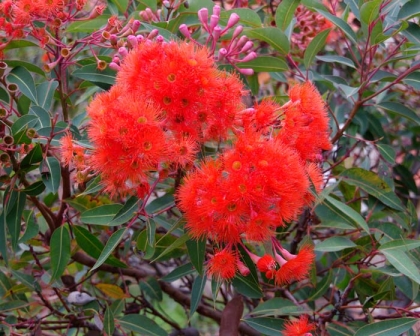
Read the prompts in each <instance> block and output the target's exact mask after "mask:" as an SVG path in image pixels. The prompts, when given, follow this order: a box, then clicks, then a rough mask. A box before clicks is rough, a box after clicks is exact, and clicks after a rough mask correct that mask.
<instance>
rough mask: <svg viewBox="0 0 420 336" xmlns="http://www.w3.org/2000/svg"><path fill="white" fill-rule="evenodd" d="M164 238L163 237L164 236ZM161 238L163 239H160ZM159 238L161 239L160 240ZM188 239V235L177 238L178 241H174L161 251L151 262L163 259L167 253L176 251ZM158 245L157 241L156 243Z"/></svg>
mask: <svg viewBox="0 0 420 336" xmlns="http://www.w3.org/2000/svg"><path fill="white" fill-rule="evenodd" d="M164 237H165V236H164ZM162 238H163V237H162ZM162 238H161V239H162ZM188 239H190V237H189V236H188V234H186V233H185V234H183V235H182V236H181V237H179V238H178V239H176V240H175V241H174V242H173V243H172V244H171V245H169V246H168V247H167V248H166V249H165V250H163V252H162V253H160V254H159V255H158V256H157V257H155V258H154V259H153V260H152V262H155V261H156V260H159V259H161V258H162V257H164V256H165V255H167V254H168V253H169V252H172V251H173V250H175V249H177V248H178V247H180V246H182V245H184V244H185V242H186V241H187V240H188ZM158 243H159V241H158Z"/></svg>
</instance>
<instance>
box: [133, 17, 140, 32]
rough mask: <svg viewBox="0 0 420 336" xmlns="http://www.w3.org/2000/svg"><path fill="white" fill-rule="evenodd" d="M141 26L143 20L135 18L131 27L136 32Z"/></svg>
mask: <svg viewBox="0 0 420 336" xmlns="http://www.w3.org/2000/svg"><path fill="white" fill-rule="evenodd" d="M140 26H141V22H140V21H139V20H134V21H133V25H132V26H131V29H132V30H133V33H135V32H136V31H137V30H138V29H139V28H140Z"/></svg>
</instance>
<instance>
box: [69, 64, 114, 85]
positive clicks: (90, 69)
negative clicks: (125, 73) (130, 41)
mask: <svg viewBox="0 0 420 336" xmlns="http://www.w3.org/2000/svg"><path fill="white" fill-rule="evenodd" d="M72 75H73V76H75V77H77V78H81V79H84V80H87V81H89V82H92V83H94V84H96V85H97V86H99V87H101V88H105V89H107V88H109V86H110V85H114V84H115V75H116V73H115V71H114V70H111V69H110V68H106V69H105V70H102V71H100V70H98V69H97V67H96V64H89V65H85V66H84V67H81V68H80V69H77V70H75V71H74V72H73V73H72ZM102 84H106V85H105V86H104V85H102Z"/></svg>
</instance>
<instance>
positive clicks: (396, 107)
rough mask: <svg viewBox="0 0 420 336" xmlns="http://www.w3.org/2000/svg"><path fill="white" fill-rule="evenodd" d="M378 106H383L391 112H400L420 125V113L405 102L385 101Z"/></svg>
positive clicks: (399, 113)
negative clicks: (404, 103)
mask: <svg viewBox="0 0 420 336" xmlns="http://www.w3.org/2000/svg"><path fill="white" fill-rule="evenodd" d="M376 106H378V107H380V108H383V109H385V110H387V111H389V112H392V113H395V114H398V115H400V116H401V117H403V118H406V119H408V120H411V121H414V122H415V123H416V124H417V125H420V117H419V116H418V114H417V113H416V112H414V111H413V110H411V109H410V108H408V107H407V106H405V105H403V104H400V103H396V102H383V103H380V104H377V105H376Z"/></svg>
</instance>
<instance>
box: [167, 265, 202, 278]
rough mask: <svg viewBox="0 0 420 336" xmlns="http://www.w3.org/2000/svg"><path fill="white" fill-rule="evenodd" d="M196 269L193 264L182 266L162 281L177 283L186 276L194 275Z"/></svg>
mask: <svg viewBox="0 0 420 336" xmlns="http://www.w3.org/2000/svg"><path fill="white" fill-rule="evenodd" d="M195 271H196V270H195V268H194V266H193V264H192V263H188V264H185V265H182V266H179V267H177V268H175V269H174V270H173V271H172V272H170V273H169V274H167V275H165V276H164V277H163V278H162V279H161V280H162V281H166V282H172V281H176V280H178V279H180V278H182V277H184V276H186V275H189V274H193V273H194V272H195Z"/></svg>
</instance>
